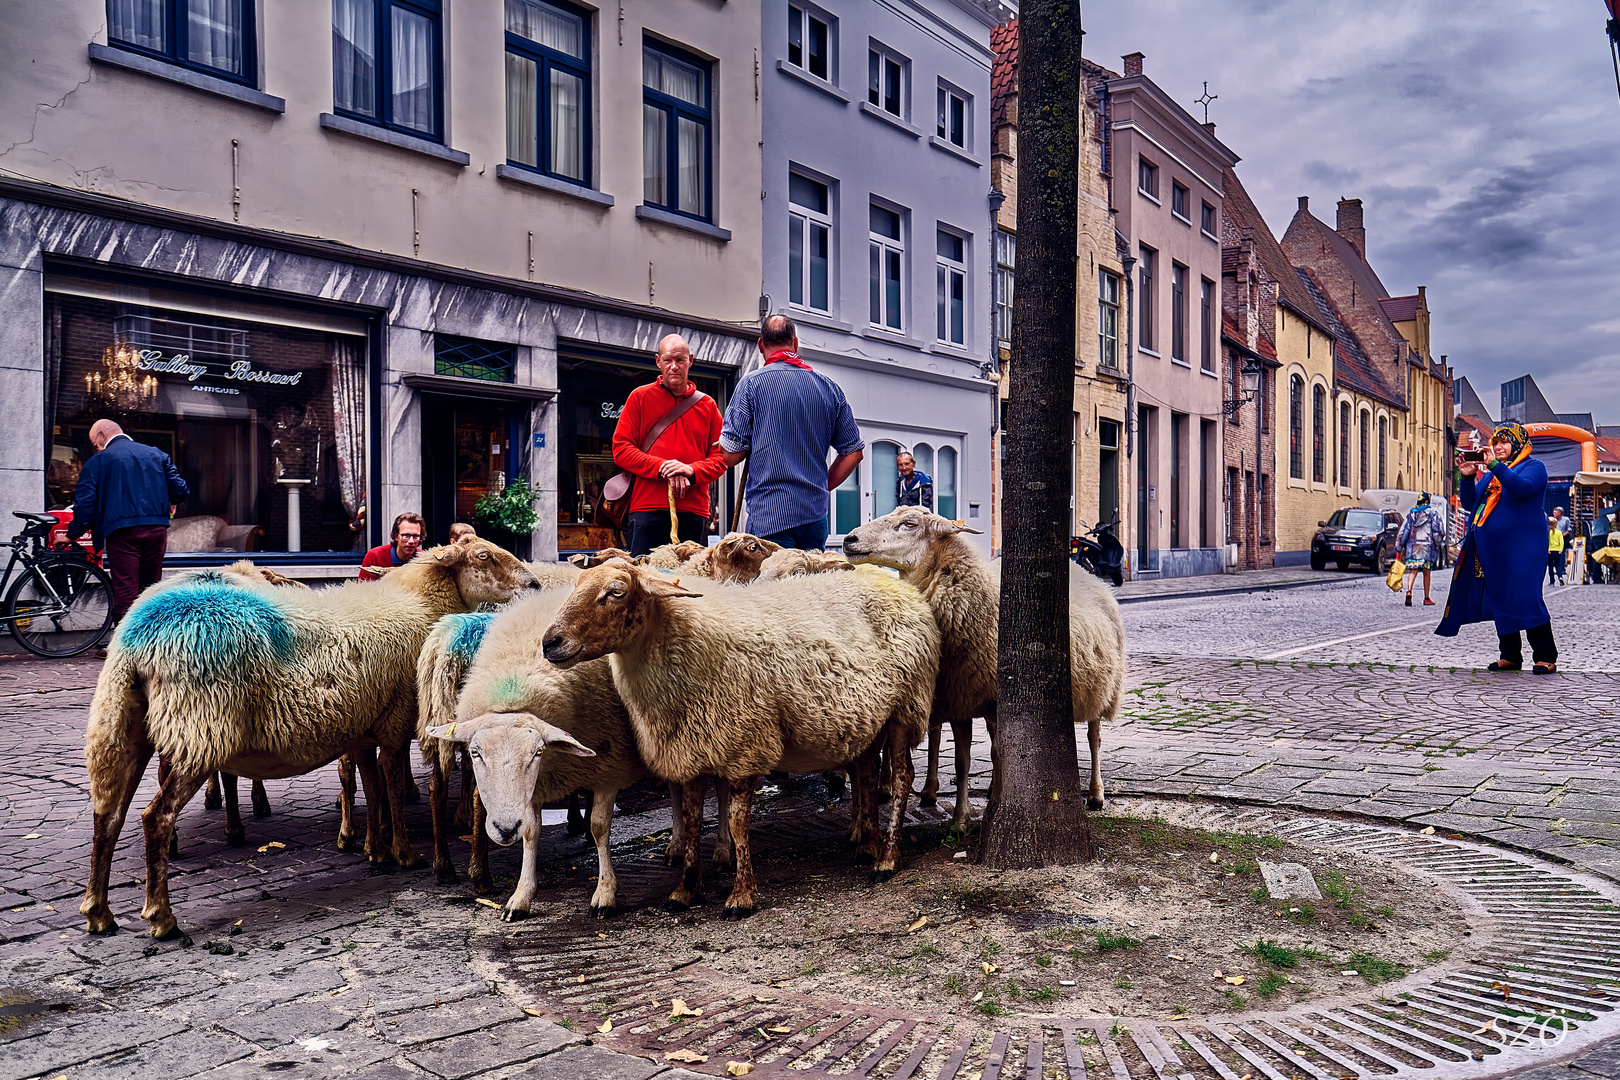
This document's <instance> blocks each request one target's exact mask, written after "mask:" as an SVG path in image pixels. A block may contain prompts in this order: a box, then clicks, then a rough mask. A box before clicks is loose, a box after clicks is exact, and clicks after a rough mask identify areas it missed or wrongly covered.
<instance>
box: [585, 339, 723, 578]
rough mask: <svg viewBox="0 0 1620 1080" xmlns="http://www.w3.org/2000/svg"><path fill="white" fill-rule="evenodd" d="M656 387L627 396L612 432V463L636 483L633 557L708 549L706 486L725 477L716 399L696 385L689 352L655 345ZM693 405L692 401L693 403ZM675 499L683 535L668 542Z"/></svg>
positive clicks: (681, 345)
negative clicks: (675, 413) (675, 546)
mask: <svg viewBox="0 0 1620 1080" xmlns="http://www.w3.org/2000/svg"><path fill="white" fill-rule="evenodd" d="M655 359H656V362H657V364H658V379H657V381H656V382H652V383H649V384H648V385H646V386H638V387H636V388H635V389H634V390H632V391H631V392H630V397H629V399H628V400H626V401H625V403H624V411H623V412H621V413H620V414H619V426H618V427H617V428H615V429H614V432H613V463H614V464H615V465H617V466H618V467H619V468H621V469H623V470H624V471H625V472H627V473H630V474H631V475H632V476H634V477H635V478H636V480H635V487H634V489H633V490H632V491H631V494H630V514H629V530H630V536H629V543H630V553H631V554H632V555H646V554H647V553H649V552H650V551H652V549H653V548H655V547H657V546H658V545H660V544H669V543H674V542H675V541H676V540H695V541H697V542H698V543H700V544H702V543H707V542H708V532H709V485H710V484H711V483H713V482H714V481H715V480H716V479H718V478H719V477H720V475H721V474H722V473H724V472H725V471H726V464H725V462H724V460H722V458H721V451H720V443H719V441H720V428H721V427H722V426H723V420H722V418H721V416H720V409H719V407H718V406H716V405H715V403H714V399H713V398H711V397H709V396H708V395H706V394H704V393H703V392H702V391H701V390H699V389H698V388H697V387H696V386H693V385H692V381H691V379H690V378H689V377H688V375H689V373H690V372H691V370H692V351H691V350H690V349H689V348H688V347H687V344H686V339H685V338H683V337H681V336H680V335H679V334H670V335H669V336H668V337H666V338H664V339H663V340H662V341H660V342H659V343H658V354H657V356H656V357H655ZM694 394H695V395H697V398H696V400H693V401H690V402H689V399H691V397H692V395H694ZM683 404H684V405H685V406H686V408H685V411H684V412H682V413H681V414H680V416H679V417H677V418H676V419H675V421H674V422H673V423H671V424H670V425H669V426H668V427H667V428H665V429H664V431H663V432H662V433H661V434H660V435H659V436H658V438H657V439H655V440H654V441H653V444H652V445H651V446H650V447H648V448H647V450H646V451H643V450H642V449H641V444H642V443H643V442H644V441H645V440H646V437H647V434H648V433H649V432H650V431H652V429H653V427H654V426H655V425H657V424H658V422H659V421H660V420H662V419H663V418H664V417H665V416H666V415H668V414H669V413H670V412H671V410H673V409H676V408H679V407H681V406H682V405H683ZM671 489H673V490H674V492H675V509H676V511H677V515H676V516H677V518H678V520H679V522H680V535H679V536H677V537H671V536H670V535H669V492H670V491H671Z"/></svg>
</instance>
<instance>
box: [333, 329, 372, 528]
mask: <svg viewBox="0 0 1620 1080" xmlns="http://www.w3.org/2000/svg"><path fill="white" fill-rule="evenodd" d="M330 341H331V343H332V344H331V361H332V431H333V438H334V440H335V441H336V443H337V473H338V494H339V496H340V497H341V498H342V499H343V509H344V510H345V511H347V512H348V515H349V519H350V520H351V521H352V520H353V519H354V518H355V516H356V515H357V514H359V512H360V509H361V508H362V507H363V506H365V503H366V349H365V342H364V341H363V340H362V339H360V338H357V337H350V336H347V335H333V336H332V337H331V338H330ZM366 537H367V533H365V532H361V533H359V534H358V535H357V536H356V537H355V549H356V550H363V549H364V548H365V546H366Z"/></svg>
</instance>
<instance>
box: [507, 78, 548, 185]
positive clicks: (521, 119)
mask: <svg viewBox="0 0 1620 1080" xmlns="http://www.w3.org/2000/svg"><path fill="white" fill-rule="evenodd" d="M536 68H537V65H536V64H535V62H534V61H533V60H530V59H528V58H527V57H523V56H519V55H517V54H516V53H507V54H506V156H507V158H508V159H510V160H512V161H519V162H522V163H523V164H525V165H530V166H535V165H539V164H540V154H539V150H538V147H537V146H536V142H537V140H538V138H539V129H538V127H537V123H538V118H537V117H536V116H535V92H536V87H535V82H536V79H537V78H538V74H537V71H536Z"/></svg>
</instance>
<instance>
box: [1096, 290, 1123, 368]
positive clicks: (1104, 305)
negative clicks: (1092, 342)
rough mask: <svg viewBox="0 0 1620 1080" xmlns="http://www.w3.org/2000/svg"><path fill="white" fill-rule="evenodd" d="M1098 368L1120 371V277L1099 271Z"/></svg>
mask: <svg viewBox="0 0 1620 1080" xmlns="http://www.w3.org/2000/svg"><path fill="white" fill-rule="evenodd" d="M1097 366H1098V367H1105V368H1109V369H1110V370H1113V371H1118V370H1119V275H1118V274H1116V273H1113V272H1112V271H1109V270H1098V271H1097Z"/></svg>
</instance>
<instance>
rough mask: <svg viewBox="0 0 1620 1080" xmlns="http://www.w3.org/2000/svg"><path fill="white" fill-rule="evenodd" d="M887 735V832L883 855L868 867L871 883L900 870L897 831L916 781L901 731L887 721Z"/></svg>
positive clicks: (896, 725)
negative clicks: (890, 781)
mask: <svg viewBox="0 0 1620 1080" xmlns="http://www.w3.org/2000/svg"><path fill="white" fill-rule="evenodd" d="M888 734H889V767H890V768H891V769H893V770H894V773H893V777H894V782H893V784H892V785H890V792H889V831H888V835H887V836H886V837H885V838H884V843H883V853H882V855H880V856H879V857H878V860H877V862H876V863H874V864H873V866H872V882H873V884H877V883H878V882H882V881H888V880H889V879H890V878H892V877H894V875H895V872H896V871H898V870H899V869H900V830H901V829H903V828H904V827H905V824H906V798H907V797H908V796H909V795H910V794H911V782H912V781H913V780H914V779H916V769H915V768H914V767H913V766H912V764H911V748H910V747H909V746H907V745H906V737H905V732H904V730H903V728H902V727H901V725H900V724H897V723H893V722H891V723H890V724H889V732H888ZM874 825H875V822H874Z"/></svg>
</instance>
